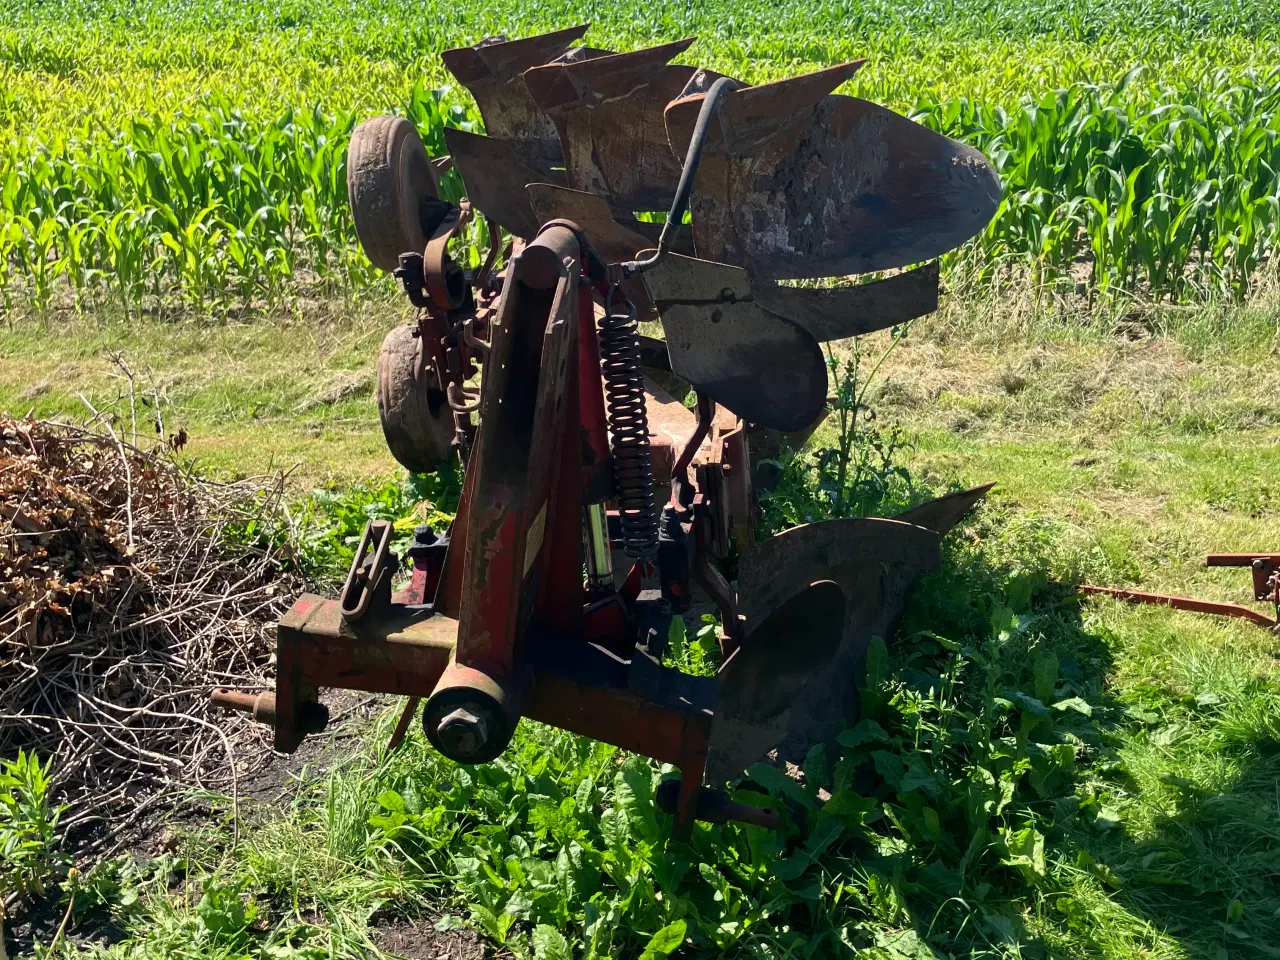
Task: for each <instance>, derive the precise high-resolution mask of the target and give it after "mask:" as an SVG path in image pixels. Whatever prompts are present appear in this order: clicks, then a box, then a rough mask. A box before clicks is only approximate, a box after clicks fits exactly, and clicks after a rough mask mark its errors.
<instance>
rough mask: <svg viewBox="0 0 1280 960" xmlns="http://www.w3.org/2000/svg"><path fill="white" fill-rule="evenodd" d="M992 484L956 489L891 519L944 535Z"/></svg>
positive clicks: (987, 491)
mask: <svg viewBox="0 0 1280 960" xmlns="http://www.w3.org/2000/svg"><path fill="white" fill-rule="evenodd" d="M994 486H995V484H994V483H984V484H983V485H982V486H980V487H971V488H970V489H968V490H957V491H956V492H955V493H948V494H947V495H946V496H942V497H938V498H937V499H936V500H929V501H928V502H926V503H922V504H920V505H919V506H917V507H912V508H911V509H910V510H907V511H906V512H904V513H900V514H898V515H897V516H896V517H894V518H893V519H894V520H898V521H900V522H902V523H913V524H915V525H916V526H917V527H924V528H925V529H926V530H932V531H933V532H934V533H936V534H938V535H939V536H946V534H947V531H948V530H950V529H951V528H952V527H954V526H955V525H956V524H957V523H959V522H960V521H961V519H963V517H964V515H965V514H966V513H968V512H969V511H970V510H972V509H973V508H974V506H975V505H976V504H977V503H978V502H979V501H980V500H982V499H984V498H985V497H986V495H987V494H988V493H990V492H991V488H992V487H994Z"/></svg>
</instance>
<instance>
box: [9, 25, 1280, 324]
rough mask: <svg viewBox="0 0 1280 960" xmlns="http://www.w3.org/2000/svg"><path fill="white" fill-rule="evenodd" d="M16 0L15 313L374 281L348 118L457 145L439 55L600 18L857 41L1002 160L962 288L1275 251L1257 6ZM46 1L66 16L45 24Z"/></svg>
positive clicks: (776, 41)
mask: <svg viewBox="0 0 1280 960" xmlns="http://www.w3.org/2000/svg"><path fill="white" fill-rule="evenodd" d="M414 9H415V10H418V9H419V8H417V7H415V8H414ZM432 9H435V8H433V7H432V6H431V5H430V4H429V5H428V7H427V10H428V11H430V10H432ZM0 10H4V11H5V12H6V13H7V14H8V18H7V24H8V25H7V26H5V27H3V28H0V131H4V133H5V135H4V138H3V139H2V140H0V302H2V303H3V306H4V308H5V309H6V310H12V309H15V308H18V307H34V308H35V309H37V310H40V311H44V310H47V309H48V308H49V307H50V306H51V305H54V304H56V303H60V302H63V301H64V300H69V301H70V302H72V303H73V304H74V306H75V307H76V308H77V309H80V310H84V309H89V308H95V307H103V306H107V307H111V308H112V309H119V310H122V311H124V312H125V313H130V312H132V311H136V310H139V309H148V308H151V307H154V306H162V307H182V308H189V309H192V310H196V311H200V310H223V311H227V310H242V309H245V308H253V307H257V306H262V305H270V304H273V303H278V302H281V301H284V300H287V299H288V298H289V297H291V296H293V295H295V294H296V293H297V292H298V291H299V290H302V289H308V290H310V289H317V290H319V291H320V292H321V293H324V292H338V291H351V290H355V289H358V288H361V287H364V286H367V285H368V284H371V283H378V282H385V281H382V280H381V279H380V274H379V272H378V271H376V270H375V269H374V268H373V267H372V266H371V265H370V264H369V263H368V261H367V260H365V258H364V256H363V254H362V253H360V252H359V250H358V247H357V246H356V245H355V243H354V233H353V230H352V226H351V222H350V217H349V214H348V211H347V209H346V204H347V201H346V182H345V177H346V171H345V151H346V143H347V139H348V137H349V135H350V132H351V130H352V128H353V127H354V126H355V124H356V123H357V122H358V121H359V120H361V119H363V118H364V117H366V116H369V115H371V114H373V113H377V112H385V111H386V110H388V109H391V110H395V111H396V112H401V113H404V114H407V115H408V116H410V117H411V118H412V119H413V120H414V121H415V123H416V124H417V125H418V127H419V129H420V131H421V132H422V135H423V139H424V140H425V141H426V143H427V146H428V150H429V151H430V152H432V153H435V154H439V153H442V152H443V137H442V130H443V128H444V126H446V125H450V124H452V125H458V126H463V127H466V128H468V129H479V120H478V115H477V114H476V113H475V111H474V107H473V105H472V104H471V103H470V101H469V99H468V98H467V96H466V94H465V93H464V92H462V91H460V90H457V89H452V88H450V87H448V86H447V85H446V84H445V82H444V81H445V79H446V78H445V76H444V74H443V73H442V71H441V68H440V66H439V61H438V51H439V50H440V49H444V48H445V47H447V46H450V45H453V44H457V43H462V42H468V41H474V40H475V39H478V38H479V37H481V36H483V35H485V34H486V33H490V32H496V31H498V30H504V29H505V30H507V31H508V32H509V33H511V34H512V35H520V34H525V33H533V32H537V31H539V30H543V29H550V28H552V27H554V26H562V25H564V24H565V23H568V22H570V21H573V20H575V19H587V18H588V15H589V14H591V13H596V14H598V15H599V17H598V19H599V20H601V21H603V22H602V23H601V26H600V27H599V28H598V29H597V30H596V31H593V34H592V35H591V37H590V38H589V39H592V40H593V42H605V43H610V42H616V43H617V44H618V45H619V46H625V47H628V48H629V47H634V46H636V45H639V44H640V43H646V42H657V41H658V40H660V39H669V38H670V37H673V36H680V35H684V34H690V33H702V34H703V36H704V37H705V38H706V39H704V40H703V41H701V42H700V43H699V44H698V46H696V47H695V48H694V50H693V51H691V53H695V54H697V59H698V60H700V61H701V62H705V63H708V64H710V65H713V66H715V67H716V68H717V69H721V70H724V71H725V72H728V73H732V74H735V75H737V76H739V77H742V78H743V79H745V80H748V81H750V82H759V81H761V80H765V79H771V78H773V77H776V76H782V75H789V74H794V73H797V72H802V71H803V70H806V69H812V68H814V67H816V66H818V65H820V64H823V63H829V62H834V61H837V60H840V59H846V58H852V57H854V56H868V57H869V58H870V59H871V65H870V66H869V68H868V70H867V71H864V73H865V74H866V76H865V78H864V76H863V75H862V74H860V75H859V77H858V78H855V81H854V82H852V83H851V84H850V85H849V87H848V92H851V93H854V94H856V95H862V96H866V97H868V98H869V99H874V100H877V101H879V102H883V103H886V104H888V105H890V106H892V107H894V108H895V109H898V110H900V111H902V112H904V113H907V114H908V115H910V116H912V117H914V118H915V119H917V120H918V121H920V122H921V123H924V124H926V125H928V126H930V127H933V128H935V129H938V130H941V131H943V132H945V133H947V134H948V135H950V136H953V137H956V138H957V139H961V140H964V141H966V142H968V143H972V144H974V145H975V146H977V147H979V148H980V149H982V150H983V151H984V152H985V153H986V154H987V155H988V156H989V157H990V158H991V159H992V161H993V162H994V163H995V164H996V167H997V169H998V170H999V172H1000V176H1001V179H1002V182H1003V184H1004V188H1005V196H1004V199H1003V202H1002V204H1001V206H1000V209H999V212H998V214H997V215H996V217H995V219H994V220H993V222H992V224H991V225H990V227H989V229H988V230H987V231H986V232H985V233H984V234H983V235H981V236H980V237H978V238H977V239H976V240H974V241H973V242H972V243H971V244H969V245H968V246H966V247H965V248H963V249H962V250H960V251H958V252H956V253H955V254H953V255H951V256H950V257H949V258H948V261H947V263H946V264H945V266H946V269H947V271H948V273H949V274H950V276H951V278H952V279H953V280H964V281H966V282H972V281H978V282H983V281H989V282H991V283H998V282H999V281H1000V278H1007V277H1008V276H1009V275H1010V271H1011V270H1013V271H1014V272H1019V271H1021V272H1024V273H1029V274H1030V275H1031V276H1032V277H1033V278H1034V279H1035V281H1036V282H1037V283H1038V284H1041V285H1045V286H1048V287H1051V288H1052V287H1054V286H1057V285H1067V286H1070V287H1071V288H1073V289H1074V288H1078V287H1079V285H1080V284H1082V283H1083V284H1085V285H1086V286H1087V288H1088V289H1089V290H1090V291H1091V292H1092V293H1097V294H1102V295H1106V294H1112V293H1115V294H1134V295H1137V296H1140V297H1146V298H1151V299H1165V298H1167V299H1173V300H1194V299H1198V298H1204V297H1209V296H1222V295H1229V296H1234V297H1240V296H1243V295H1244V294H1246V293H1247V292H1248V290H1249V287H1250V283H1251V279H1252V278H1253V277H1254V276H1255V274H1256V273H1257V271H1258V270H1259V268H1260V267H1261V266H1262V265H1263V264H1265V263H1267V262H1268V261H1269V260H1271V259H1272V258H1274V256H1275V250H1276V246H1277V243H1278V242H1280V140H1278V138H1280V109H1278V108H1280V68H1278V67H1276V66H1275V64H1276V63H1277V62H1280V57H1277V56H1276V54H1277V53H1280V44H1278V43H1277V42H1276V41H1275V40H1274V39H1273V38H1274V36H1275V34H1276V30H1277V26H1276V24H1277V14H1276V12H1275V11H1274V10H1272V9H1271V8H1269V7H1266V6H1265V5H1254V6H1249V5H1248V4H1236V5H1234V6H1223V5H1221V4H1215V5H1205V6H1203V7H1196V6H1195V5H1194V4H1190V5H1189V4H1176V5H1172V6H1169V7H1167V8H1166V7H1164V6H1161V5H1159V4H1142V5H1135V4H1133V3H1131V2H1126V0H1112V2H1109V3H1101V2H1100V3H1097V4H1095V5H1092V6H1089V7H1087V8H1084V7H1078V6H1076V5H1072V4H1066V5H1062V4H1055V3H1054V2H1047V3H1043V4H1020V5H1009V6H1000V5H997V6H996V7H995V8H989V7H986V6H983V5H980V4H977V3H976V2H971V0H955V2H953V3H951V4H947V5H942V6H938V7H932V6H926V7H924V8H920V7H911V8H910V9H908V8H906V7H905V6H899V5H894V4H892V3H888V4H883V5H879V6H876V5H866V6H862V7H859V8H858V9H857V11H856V15H855V14H854V13H853V12H851V8H847V7H845V6H843V5H840V4H829V3H823V4H814V5H812V6H810V5H805V4H799V3H784V4H782V5H780V6H769V5H764V4H761V3H748V4H746V5H744V6H739V5H728V4H721V3H719V2H716V3H707V4H703V5H700V6H698V7H697V8H695V7H693V6H691V5H689V4H676V5H672V4H658V5H657V6H656V7H646V8H644V11H643V12H642V13H637V14H636V17H635V19H634V20H629V19H627V18H626V17H623V16H622V15H621V14H620V13H619V12H617V11H610V10H597V9H593V10H588V11H586V12H585V13H583V12H580V11H576V9H575V10H565V11H554V10H547V9H543V8H541V7H537V6H536V5H535V6H530V5H527V4H526V5H523V6H519V7H512V8H511V9H504V8H503V7H502V5H501V4H500V5H497V6H490V7H486V8H485V9H484V10H475V11H472V12H470V13H468V14H467V15H466V16H465V17H462V18H461V19H460V18H458V17H450V16H448V15H447V14H446V12H445V11H444V10H443V9H440V10H438V11H437V13H438V16H437V18H436V19H433V18H432V17H430V16H423V17H412V16H410V14H409V12H408V8H405V7H402V6H400V5H399V4H395V3H390V2H379V3H368V4H360V5H358V6H350V7H343V8H335V9H332V10H329V11H328V12H327V13H323V12H317V11H308V10H307V9H306V8H302V7H297V8H291V7H288V6H284V7H279V8H267V7H264V6H260V5H256V4H254V3H252V2H249V0H245V2H242V3H237V4H232V5H218V4H216V3H215V2H213V0H193V2H191V3H176V4H174V3H164V2H162V0H150V2H147V3H143V4H139V5H129V4H123V3H122V0H102V2H100V3H87V2H82V3H78V4H66V5H63V4H59V5H57V7H56V9H55V8H51V7H50V6H48V5H47V4H42V3H33V2H17V0H0ZM344 11H345V13H346V14H347V16H348V19H343V14H344ZM55 13H57V14H59V15H61V16H66V15H67V14H68V13H71V14H75V16H73V17H72V18H71V19H73V20H76V23H77V25H76V26H74V27H72V28H71V29H69V31H67V32H64V33H63V32H59V31H55V30H50V29H45V28H47V27H49V26H50V25H51V23H52V22H53V19H52V18H53V16H54V14H55ZM771 16H772V17H773V18H774V19H773V20H772V21H771V20H770V17H771ZM837 23H843V24H845V25H846V26H847V27H848V28H849V29H846V30H845V31H844V35H843V36H841V34H840V33H839V32H838V31H836V29H835V26H834V25H835V24H837ZM824 24H829V25H830V29H824ZM447 189H448V190H450V191H452V192H453V193H454V195H455V198H456V196H457V195H460V192H461V184H460V183H459V182H457V181H456V180H452V181H450V182H449V183H448V184H447Z"/></svg>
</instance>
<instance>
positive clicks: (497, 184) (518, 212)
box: [444, 127, 564, 240]
mask: <svg viewBox="0 0 1280 960" xmlns="http://www.w3.org/2000/svg"><path fill="white" fill-rule="evenodd" d="M444 139H445V144H446V145H447V146H448V147H449V152H450V155H451V156H452V157H453V161H454V166H455V167H457V170H458V175H459V176H461V177H462V182H463V184H464V186H465V187H466V189H467V199H468V200H470V201H471V203H472V204H473V205H474V206H475V208H476V209H477V210H479V211H480V212H481V213H483V214H484V215H485V216H487V217H491V218H492V219H493V220H494V221H496V222H497V223H498V224H499V226H501V227H502V229H504V230H506V231H507V232H508V233H511V234H514V235H515V236H517V237H521V238H522V239H525V240H532V239H533V238H534V237H535V236H537V233H538V227H539V226H540V225H541V224H542V222H543V221H541V220H539V219H538V217H537V215H536V214H535V213H534V210H533V207H532V206H530V204H529V198H528V196H527V195H526V194H525V185H526V184H530V183H540V182H544V181H548V180H550V181H553V182H554V181H555V180H558V179H562V178H563V177H564V174H563V172H561V171H557V170H553V169H550V168H543V167H539V166H537V165H536V163H535V162H534V161H533V159H532V158H531V157H530V156H529V154H528V151H527V150H524V149H522V147H521V145H520V144H519V143H518V142H515V141H510V140H501V139H498V138H497V137H485V136H481V135H480V134H478V133H468V132H467V131H465V130H458V129H457V128H455V127H445V130H444Z"/></svg>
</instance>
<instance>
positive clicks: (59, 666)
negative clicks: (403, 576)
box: [0, 365, 297, 851]
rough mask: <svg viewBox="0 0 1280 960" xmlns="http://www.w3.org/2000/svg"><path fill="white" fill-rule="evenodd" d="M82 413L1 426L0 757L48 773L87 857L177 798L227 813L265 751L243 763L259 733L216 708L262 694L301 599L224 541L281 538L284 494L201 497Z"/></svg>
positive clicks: (251, 487)
mask: <svg viewBox="0 0 1280 960" xmlns="http://www.w3.org/2000/svg"><path fill="white" fill-rule="evenodd" d="M122 369H123V370H124V371H125V373H126V376H128V375H129V374H130V373H131V371H129V370H128V368H127V365H123V366H122ZM130 382H131V383H132V378H130ZM82 399H83V400H84V402H85V406H86V407H87V408H88V409H89V410H90V411H91V413H92V420H91V421H90V422H89V423H88V424H60V423H49V422H45V421H37V420H33V419H25V420H16V419H13V418H0V518H3V520H4V521H5V531H4V533H5V535H3V536H0V562H3V564H4V565H5V566H6V567H7V568H9V569H10V570H11V571H12V575H11V576H9V577H8V578H7V579H6V581H5V582H4V583H3V584H0V756H4V755H12V754H13V753H14V752H16V751H17V750H18V749H27V750H35V751H36V752H38V753H40V754H42V755H45V756H49V757H51V759H52V761H53V782H54V786H55V789H56V791H57V792H58V794H59V800H60V801H61V802H65V803H68V804H70V806H71V809H70V811H69V812H68V814H67V816H66V817H65V818H64V824H65V825H67V826H73V827H75V828H76V830H77V832H78V833H82V834H83V835H84V839H83V841H82V842H83V844H84V847H83V849H86V850H89V849H92V850H95V851H97V850H101V849H103V848H105V847H108V846H112V845H113V844H116V843H117V838H118V837H119V836H120V835H121V834H122V832H123V831H124V830H126V829H128V825H131V824H136V823H137V822H138V819H139V818H140V817H141V816H142V815H143V812H144V811H151V810H153V809H154V808H155V806H157V805H158V804H159V803H160V802H161V801H160V799H157V798H164V797H171V796H173V793H174V790H175V789H177V788H181V787H182V786H183V785H199V786H202V787H204V788H205V789H210V790H219V791H222V790H227V789H228V788H229V791H230V796H231V802H232V805H233V811H234V810H235V808H236V807H237V806H238V803H239V781H240V778H241V776H242V775H243V773H244V771H245V768H244V766H243V757H244V756H246V755H248V754H256V755H258V756H260V757H261V758H262V762H265V761H266V760H267V758H268V757H269V751H267V750H265V749H259V750H256V751H237V750H236V745H237V743H239V742H242V741H244V740H246V739H251V740H254V741H255V742H256V743H258V744H260V745H262V746H265V737H264V734H263V733H262V732H261V730H260V728H257V727H254V726H253V725H252V724H249V723H247V722H246V721H245V720H243V719H242V718H240V717H238V716H231V717H228V716H224V715H221V714H219V715H216V716H215V715H211V714H210V711H209V707H208V693H209V691H210V689H212V688H213V687H214V686H222V685H227V684H236V685H243V686H245V687H248V688H254V689H262V688H264V687H266V686H268V685H269V684H270V675H269V674H270V670H269V656H268V643H267V635H268V631H269V629H270V625H271V624H272V623H273V622H274V621H275V620H276V619H278V617H279V616H280V614H281V613H283V611H284V609H285V606H286V603H287V598H288V597H290V596H291V595H293V594H294V593H295V592H296V586H297V585H296V584H294V583H292V582H290V580H289V577H288V576H287V575H286V574H284V573H283V572H282V570H281V566H280V555H279V552H278V551H277V549H276V548H274V547H272V548H269V549H263V548H259V547H236V546H233V545H231V544H230V543H229V542H228V541H227V539H226V537H225V535H224V531H225V530H226V529H227V528H228V525H230V524H234V523H237V522H243V521H244V520H246V519H248V518H250V517H256V518H258V519H261V518H262V517H263V516H264V515H266V514H268V513H270V514H272V515H273V516H274V517H275V518H277V519H278V522H279V524H280V527H281V529H284V530H287V529H289V523H288V520H287V519H286V518H285V516H284V514H283V512H282V507H281V504H282V499H283V488H282V485H281V484H280V482H279V481H278V478H270V479H268V478H260V479H259V480H258V481H245V482H242V483H238V484H236V483H233V484H227V483H205V482H203V481H201V480H199V479H198V478H195V477H193V476H191V475H190V474H189V473H187V472H185V471H184V470H183V468H182V467H181V465H180V464H178V463H177V462H176V461H175V460H174V459H173V457H172V456H171V455H170V453H169V451H168V448H167V447H166V446H165V445H164V444H163V443H159V444H157V445H156V449H155V450H144V449H141V448H140V447H139V445H138V440H137V436H136V434H135V436H134V440H133V441H132V442H131V441H129V440H126V439H124V438H122V437H121V436H120V435H119V434H118V433H117V431H116V430H114V429H112V426H111V423H110V416H109V415H108V414H106V413H104V412H102V411H99V410H98V409H97V408H95V407H94V406H93V404H91V403H90V402H89V401H88V400H87V399H85V398H82ZM264 488H265V489H264ZM17 517H21V522H22V524H23V527H22V529H20V530H18V529H15V523H14V520H15V518H17ZM19 533H20V534H21V535H18V534H19ZM143 797H145V798H146V799H140V798H143ZM122 818H123V819H122ZM94 823H105V824H107V825H109V826H110V827H111V828H112V829H111V830H110V831H108V832H107V833H106V834H105V836H104V835H103V831H102V830H96V831H88V830H84V829H83V828H85V827H86V826H88V825H91V824H94ZM236 839H238V838H233V847H234V844H235V840H236ZM119 842H123V841H119ZM113 848H114V847H113Z"/></svg>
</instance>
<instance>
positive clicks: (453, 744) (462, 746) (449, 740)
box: [436, 707, 489, 760]
mask: <svg viewBox="0 0 1280 960" xmlns="http://www.w3.org/2000/svg"><path fill="white" fill-rule="evenodd" d="M436 739H437V740H438V741H439V742H440V749H441V752H443V753H444V754H445V755H446V756H448V757H451V758H452V759H454V760H466V759H467V758H468V757H473V756H475V755H476V754H478V753H479V752H480V751H481V750H483V749H484V745H485V743H486V742H488V740H489V728H488V726H487V725H486V724H485V722H484V717H483V716H477V715H476V714H474V713H472V712H471V711H470V710H468V709H467V708H466V707H458V708H457V709H456V710H453V711H451V712H450V713H446V714H445V715H444V716H443V717H441V718H440V723H439V724H438V725H437V726H436Z"/></svg>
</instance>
